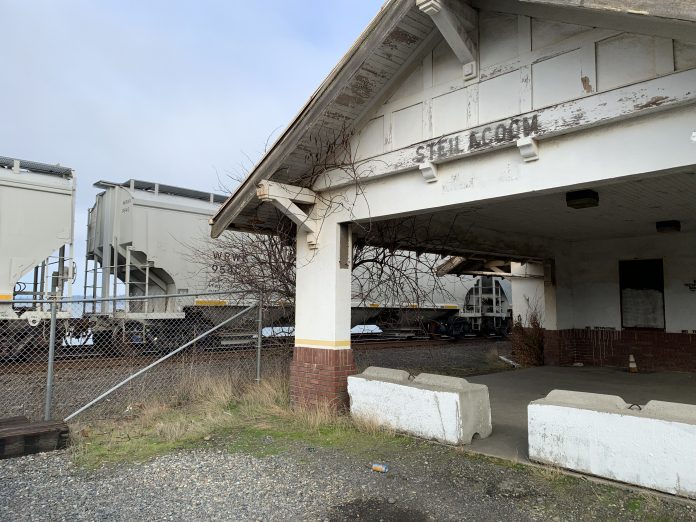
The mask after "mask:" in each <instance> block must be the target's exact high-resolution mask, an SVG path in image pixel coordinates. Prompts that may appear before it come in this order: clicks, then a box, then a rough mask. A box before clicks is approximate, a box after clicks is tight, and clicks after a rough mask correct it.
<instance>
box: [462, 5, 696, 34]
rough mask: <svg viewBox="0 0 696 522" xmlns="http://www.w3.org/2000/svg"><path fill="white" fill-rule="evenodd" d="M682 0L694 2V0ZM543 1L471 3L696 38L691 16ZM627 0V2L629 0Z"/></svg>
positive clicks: (568, 20)
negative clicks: (613, 9) (592, 7)
mask: <svg viewBox="0 0 696 522" xmlns="http://www.w3.org/2000/svg"><path fill="white" fill-rule="evenodd" d="M588 1H591V0H585V2H584V3H587V2H588ZM595 1H596V0H595ZM646 1H647V0H646ZM680 1H681V2H684V3H691V4H692V5H693V2H692V0H680ZM542 2H546V0H538V1H533V0H526V1H525V0H471V5H472V6H473V7H475V8H476V9H485V10H488V11H498V12H501V13H509V14H516V15H523V16H531V17H533V18H540V19H542V20H552V21H554V22H564V23H572V24H577V25H586V26H588V27H597V28H602V29H612V30H615V31H622V32H628V33H638V34H647V35H652V36H661V37H664V38H673V39H675V40H683V41H685V42H696V21H692V20H691V19H673V18H661V17H659V16H646V15H644V14H636V13H629V12H619V11H610V10H607V9H605V10H601V11H600V10H595V9H588V8H585V7H579V6H577V5H576V6H573V5H572V4H573V3H575V4H578V0H569V1H567V2H566V1H565V0H548V3H542ZM551 2H553V4H552V3H551ZM624 3H626V1H625V0H624ZM654 3H656V4H657V3H660V4H662V3H664V4H665V7H667V5H666V4H669V3H670V2H666V1H664V2H663V0H654ZM678 3H679V2H677V4H678Z"/></svg>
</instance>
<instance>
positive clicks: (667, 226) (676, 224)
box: [655, 219, 681, 232]
mask: <svg viewBox="0 0 696 522" xmlns="http://www.w3.org/2000/svg"><path fill="white" fill-rule="evenodd" d="M655 230H657V231H658V232H681V221H679V220H677V219H670V220H668V221H656V222H655Z"/></svg>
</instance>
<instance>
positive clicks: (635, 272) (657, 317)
mask: <svg viewBox="0 0 696 522" xmlns="http://www.w3.org/2000/svg"><path fill="white" fill-rule="evenodd" d="M619 284H620V287H621V325H622V326H623V327H624V328H656V329H661V330H664V328H665V300H664V275H663V272H662V259H640V260H635V261H619Z"/></svg>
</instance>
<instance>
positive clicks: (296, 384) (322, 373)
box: [290, 221, 355, 408]
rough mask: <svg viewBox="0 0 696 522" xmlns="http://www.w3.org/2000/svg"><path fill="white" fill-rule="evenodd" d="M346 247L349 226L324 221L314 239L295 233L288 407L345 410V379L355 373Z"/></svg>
mask: <svg viewBox="0 0 696 522" xmlns="http://www.w3.org/2000/svg"><path fill="white" fill-rule="evenodd" d="M308 239H310V241H308ZM351 247H352V245H351V231H350V225H349V224H339V223H330V222H327V221H325V222H324V223H322V225H321V228H320V232H319V234H318V235H317V236H316V237H308V235H307V233H306V232H304V231H302V230H300V231H298V234H297V279H296V297H295V349H294V350H293V358H292V364H291V366H290V401H291V403H292V404H294V405H316V404H318V403H320V402H329V403H331V404H333V405H334V406H336V407H337V408H340V407H344V406H347V405H348V389H347V379H348V375H352V374H354V373H355V363H354V361H353V351H352V350H351V347H350V308H351V307H350V299H351V293H350V292H351V269H352V262H351V251H352V248H351Z"/></svg>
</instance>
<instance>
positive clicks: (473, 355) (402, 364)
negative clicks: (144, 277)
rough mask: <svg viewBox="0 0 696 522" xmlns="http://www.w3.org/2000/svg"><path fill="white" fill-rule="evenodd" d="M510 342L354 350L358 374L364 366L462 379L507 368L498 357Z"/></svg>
mask: <svg viewBox="0 0 696 522" xmlns="http://www.w3.org/2000/svg"><path fill="white" fill-rule="evenodd" d="M510 350H511V343H510V341H507V340H504V339H478V338H472V339H465V340H461V341H457V342H450V343H443V344H427V343H425V344H424V345H423V346H415V347H410V348H408V347H400V348H378V349H370V350H361V349H360V347H359V345H358V346H356V348H355V350H354V355H355V364H356V366H357V367H358V371H362V370H364V369H365V368H367V367H368V366H384V367H386V368H397V369H400V370H407V371H409V372H411V373H413V374H418V373H421V372H429V373H441V374H445V375H454V376H458V377H466V376H467V375H476V374H481V373H491V372H497V371H503V370H507V369H509V367H508V365H506V364H505V363H503V362H502V361H501V360H500V359H498V355H509V354H510Z"/></svg>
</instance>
